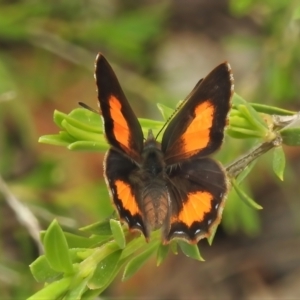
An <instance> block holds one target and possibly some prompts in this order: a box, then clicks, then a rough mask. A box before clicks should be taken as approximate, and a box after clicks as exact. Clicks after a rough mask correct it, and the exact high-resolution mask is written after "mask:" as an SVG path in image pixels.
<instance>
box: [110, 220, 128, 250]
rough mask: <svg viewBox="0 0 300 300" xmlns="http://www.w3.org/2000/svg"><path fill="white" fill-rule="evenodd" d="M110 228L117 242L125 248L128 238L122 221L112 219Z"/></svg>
mask: <svg viewBox="0 0 300 300" xmlns="http://www.w3.org/2000/svg"><path fill="white" fill-rule="evenodd" d="M110 228H111V231H112V234H113V237H114V239H115V241H116V243H117V244H118V246H119V247H120V248H121V249H124V248H125V246H126V240H125V235H124V231H123V228H122V225H121V223H120V221H117V220H114V219H111V220H110Z"/></svg>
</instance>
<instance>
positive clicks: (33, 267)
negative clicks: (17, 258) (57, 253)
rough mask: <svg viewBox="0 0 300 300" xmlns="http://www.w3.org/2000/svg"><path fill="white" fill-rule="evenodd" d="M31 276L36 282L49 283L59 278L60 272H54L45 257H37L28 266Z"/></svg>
mask: <svg viewBox="0 0 300 300" xmlns="http://www.w3.org/2000/svg"><path fill="white" fill-rule="evenodd" d="M29 268H30V271H31V274H32V275H33V277H34V279H35V280H36V281H37V282H50V281H53V280H54V279H57V278H58V277H59V276H61V274H62V273H61V272H57V271H54V270H53V269H52V268H51V266H50V264H49V262H48V260H47V259H46V256H45V255H41V256H40V257H38V258H37V259H36V260H35V261H34V262H33V263H32V264H30V265H29Z"/></svg>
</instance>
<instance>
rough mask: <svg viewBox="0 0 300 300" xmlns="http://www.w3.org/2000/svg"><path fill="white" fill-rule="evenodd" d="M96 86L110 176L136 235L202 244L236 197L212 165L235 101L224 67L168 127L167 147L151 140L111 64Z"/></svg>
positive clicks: (100, 70) (100, 63)
mask: <svg viewBox="0 0 300 300" xmlns="http://www.w3.org/2000/svg"><path fill="white" fill-rule="evenodd" d="M96 83H97V86H98V98H99V104H100V108H101V111H102V117H103V121H104V131H105V134H106V138H107V140H108V142H109V144H110V145H111V148H110V150H108V152H107V154H106V158H105V161H104V175H105V178H106V183H107V186H108V188H109V191H110V195H111V198H112V200H113V203H114V205H115V207H116V209H117V211H118V213H119V216H120V218H121V219H122V220H124V221H125V222H126V223H127V224H128V226H129V228H130V229H131V230H138V231H140V232H142V233H143V235H144V236H145V238H146V239H147V240H148V239H149V238H150V234H151V231H153V230H157V229H161V231H162V238H163V242H164V243H168V242H170V240H172V239H174V238H180V239H184V240H186V241H188V242H190V243H196V242H197V241H199V239H201V238H203V237H207V236H209V234H210V233H211V230H212V228H213V227H214V226H215V225H216V224H218V223H219V221H220V217H221V213H222V209H223V205H224V201H225V196H226V193H227V191H228V184H227V177H226V174H225V171H224V170H223V167H222V166H221V165H220V164H219V163H218V162H216V161H215V160H213V159H211V158H209V157H208V155H210V154H211V153H213V152H214V151H216V150H217V149H218V148H219V147H220V146H221V144H222V140H223V136H224V128H225V126H226V122H227V113H228V111H229V108H230V97H231V94H232V75H231V72H230V68H229V65H228V64H226V63H224V64H222V65H220V66H218V67H217V68H216V69H215V70H213V71H212V72H211V73H210V74H209V75H208V76H207V77H206V78H205V79H204V80H202V81H200V82H199V83H198V84H197V85H196V87H195V88H194V90H193V91H192V93H191V94H190V95H189V97H188V98H187V100H186V101H185V102H184V104H183V105H182V106H181V107H180V108H179V110H178V111H177V113H176V114H175V116H174V117H173V118H172V119H171V121H170V122H169V123H168V124H167V127H166V129H165V132H164V134H163V136H162V141H161V143H159V142H158V141H157V140H156V139H155V137H154V136H153V133H152V131H151V130H150V131H149V133H148V137H147V138H146V140H144V137H143V133H142V129H141V126H140V124H139V122H138V120H137V118H136V116H135V115H134V113H133V111H132V109H131V107H130V105H129V103H128V101H127V99H126V97H125V95H124V93H123V91H122V89H121V87H120V85H119V82H118V80H117V78H116V76H115V74H114V72H113V70H112V69H111V67H110V65H109V64H108V62H107V61H106V60H105V58H104V57H103V56H102V55H99V56H98V58H97V60H96Z"/></svg>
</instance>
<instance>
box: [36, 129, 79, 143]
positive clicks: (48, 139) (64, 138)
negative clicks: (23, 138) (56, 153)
mask: <svg viewBox="0 0 300 300" xmlns="http://www.w3.org/2000/svg"><path fill="white" fill-rule="evenodd" d="M74 141H75V139H74V138H73V137H72V136H70V135H69V134H68V133H67V132H64V131H63V132H59V134H49V135H43V136H41V137H40V138H39V143H43V144H49V145H55V146H68V145H69V144H70V143H73V142H74Z"/></svg>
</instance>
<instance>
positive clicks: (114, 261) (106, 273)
mask: <svg viewBox="0 0 300 300" xmlns="http://www.w3.org/2000/svg"><path fill="white" fill-rule="evenodd" d="M121 254H122V250H118V251H115V252H113V253H112V254H110V255H108V256H107V257H105V258H104V259H103V260H102V261H101V262H100V263H99V264H98V265H97V268H96V270H95V272H94V275H93V277H92V278H91V279H90V280H89V282H88V287H89V288H90V289H92V290H94V289H100V288H103V287H106V286H107V283H109V282H111V280H112V277H114V276H113V275H115V274H116V273H117V272H118V271H119V269H120V268H121V266H119V268H117V267H118V265H119V259H120V257H121ZM116 269H117V272H115V271H116Z"/></svg>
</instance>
